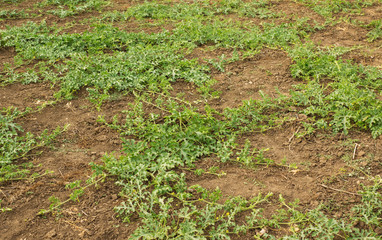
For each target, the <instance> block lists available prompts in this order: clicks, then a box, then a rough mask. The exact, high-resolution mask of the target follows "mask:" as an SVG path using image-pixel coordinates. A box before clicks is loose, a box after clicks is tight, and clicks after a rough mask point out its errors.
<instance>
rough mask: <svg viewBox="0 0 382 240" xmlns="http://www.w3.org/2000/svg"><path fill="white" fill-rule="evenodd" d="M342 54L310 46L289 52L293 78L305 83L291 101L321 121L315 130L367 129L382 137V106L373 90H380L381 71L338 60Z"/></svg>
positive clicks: (294, 92)
mask: <svg viewBox="0 0 382 240" xmlns="http://www.w3.org/2000/svg"><path fill="white" fill-rule="evenodd" d="M342 52H343V51H342V50H341V49H339V51H338V49H337V50H336V49H331V50H330V49H329V50H328V51H317V52H314V51H313V52H312V51H311V49H309V47H307V48H306V47H300V48H295V49H294V50H291V53H290V54H291V56H292V58H293V60H294V61H295V64H293V65H292V67H291V72H292V76H294V77H299V78H302V79H305V80H307V81H308V83H307V84H300V85H298V86H296V88H297V90H298V91H292V101H293V102H294V103H295V104H296V105H298V106H305V107H306V108H305V109H304V110H303V113H305V114H307V115H310V116H313V117H318V118H323V119H324V121H322V120H319V121H317V122H316V123H315V125H316V127H319V128H327V127H330V128H332V129H333V130H334V131H336V132H339V131H343V132H344V133H345V134H347V133H348V130H349V129H351V128H352V127H354V126H356V127H359V128H361V129H370V130H371V133H372V135H373V137H377V136H379V135H381V134H382V111H381V110H382V103H381V101H380V100H378V98H377V94H376V93H375V92H374V91H373V88H374V89H379V90H380V89H381V88H382V71H381V70H379V69H377V68H371V67H364V66H361V65H354V64H352V63H351V62H349V61H347V62H344V61H341V60H338V59H337V56H338V55H340V54H342ZM325 79H330V80H331V81H330V82H329V83H327V84H326V85H324V86H322V85H321V83H320V81H323V80H325Z"/></svg>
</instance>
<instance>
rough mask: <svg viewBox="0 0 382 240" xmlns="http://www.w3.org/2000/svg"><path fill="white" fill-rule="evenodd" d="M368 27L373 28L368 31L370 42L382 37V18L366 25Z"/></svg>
mask: <svg viewBox="0 0 382 240" xmlns="http://www.w3.org/2000/svg"><path fill="white" fill-rule="evenodd" d="M366 27H368V28H371V30H370V31H369V32H368V33H367V37H368V39H367V40H368V41H369V42H374V41H376V40H378V39H380V38H382V20H374V21H372V22H371V23H370V24H368V25H366Z"/></svg>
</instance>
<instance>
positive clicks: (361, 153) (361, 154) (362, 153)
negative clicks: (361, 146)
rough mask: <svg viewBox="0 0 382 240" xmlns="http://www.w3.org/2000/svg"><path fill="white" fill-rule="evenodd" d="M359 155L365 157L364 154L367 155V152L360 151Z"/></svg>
mask: <svg viewBox="0 0 382 240" xmlns="http://www.w3.org/2000/svg"><path fill="white" fill-rule="evenodd" d="M358 155H359V156H361V157H363V156H365V155H366V153H365V152H364V151H359V153H358Z"/></svg>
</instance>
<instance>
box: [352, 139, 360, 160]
mask: <svg viewBox="0 0 382 240" xmlns="http://www.w3.org/2000/svg"><path fill="white" fill-rule="evenodd" d="M358 146H359V144H358V143H356V144H355V146H354V151H353V160H354V158H355V153H356V152H357V147H358Z"/></svg>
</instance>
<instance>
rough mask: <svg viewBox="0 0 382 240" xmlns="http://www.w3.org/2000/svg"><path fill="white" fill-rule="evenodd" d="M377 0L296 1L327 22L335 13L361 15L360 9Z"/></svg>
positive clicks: (333, 17) (332, 18) (331, 19)
mask: <svg viewBox="0 0 382 240" xmlns="http://www.w3.org/2000/svg"><path fill="white" fill-rule="evenodd" d="M378 1H379V0H367V1H364V0H356V1H350V0H324V1H322V0H298V2H301V3H304V4H306V5H308V6H309V7H311V8H312V9H313V10H314V11H315V12H317V13H318V14H320V15H321V16H323V17H325V19H326V20H327V21H333V20H334V19H335V14H337V13H357V14H359V13H361V12H362V8H364V7H367V6H371V5H373V4H375V3H377V2H378Z"/></svg>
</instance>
